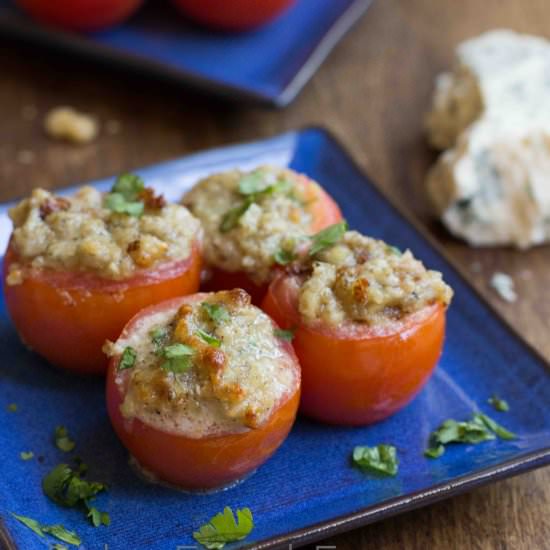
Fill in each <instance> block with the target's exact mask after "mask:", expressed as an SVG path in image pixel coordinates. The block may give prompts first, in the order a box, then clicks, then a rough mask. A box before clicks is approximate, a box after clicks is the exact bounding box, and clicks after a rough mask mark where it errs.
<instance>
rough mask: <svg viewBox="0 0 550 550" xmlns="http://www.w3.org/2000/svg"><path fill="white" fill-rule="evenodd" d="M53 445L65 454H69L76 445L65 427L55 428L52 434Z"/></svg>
mask: <svg viewBox="0 0 550 550" xmlns="http://www.w3.org/2000/svg"><path fill="white" fill-rule="evenodd" d="M54 439H55V445H56V447H57V448H58V449H60V450H62V451H63V452H65V453H69V452H71V451H72V450H73V449H74V448H75V445H76V443H75V442H74V441H73V440H72V439H71V438H70V437H69V432H68V431H67V428H65V426H57V428H55V433H54Z"/></svg>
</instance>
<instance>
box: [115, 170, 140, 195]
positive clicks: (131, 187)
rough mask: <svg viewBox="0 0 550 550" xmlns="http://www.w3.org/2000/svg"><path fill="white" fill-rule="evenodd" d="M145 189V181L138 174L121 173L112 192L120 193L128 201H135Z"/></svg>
mask: <svg viewBox="0 0 550 550" xmlns="http://www.w3.org/2000/svg"><path fill="white" fill-rule="evenodd" d="M144 189H145V183H144V182H143V180H142V179H141V178H140V177H139V176H138V175H137V174H121V175H120V176H118V178H117V179H116V181H115V183H114V184H113V187H112V188H111V193H119V194H120V195H122V196H123V197H124V198H125V199H126V200H127V201H135V200H136V199H137V198H138V197H139V194H140V193H141V192H142V191H143V190H144Z"/></svg>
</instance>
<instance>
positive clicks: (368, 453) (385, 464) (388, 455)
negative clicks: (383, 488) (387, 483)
mask: <svg viewBox="0 0 550 550" xmlns="http://www.w3.org/2000/svg"><path fill="white" fill-rule="evenodd" d="M353 462H354V464H355V465H357V466H359V467H360V468H361V469H363V470H368V471H370V472H374V473H375V474H382V475H387V476H395V475H396V474H397V471H398V468H399V461H398V459H397V450H396V448H395V447H394V446H393V445H384V444H380V445H376V446H375V447H364V446H358V447H355V449H353Z"/></svg>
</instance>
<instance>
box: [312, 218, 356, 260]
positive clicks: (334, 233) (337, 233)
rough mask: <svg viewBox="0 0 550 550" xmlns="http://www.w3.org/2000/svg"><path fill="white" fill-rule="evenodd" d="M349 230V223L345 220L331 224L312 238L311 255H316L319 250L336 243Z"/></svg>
mask: <svg viewBox="0 0 550 550" xmlns="http://www.w3.org/2000/svg"><path fill="white" fill-rule="evenodd" d="M347 230H348V223H347V222H346V221H345V220H343V221H341V222H339V223H335V224H333V225H329V226H328V227H326V228H325V229H323V230H322V231H319V233H316V234H315V235H313V236H312V237H310V238H311V240H312V244H311V248H310V249H309V255H310V256H315V255H316V254H318V253H319V252H322V251H323V250H325V248H329V247H330V246H332V245H334V244H336V243H337V242H338V241H339V240H340V239H341V238H342V237H343V236H344V234H345V232H346V231H347Z"/></svg>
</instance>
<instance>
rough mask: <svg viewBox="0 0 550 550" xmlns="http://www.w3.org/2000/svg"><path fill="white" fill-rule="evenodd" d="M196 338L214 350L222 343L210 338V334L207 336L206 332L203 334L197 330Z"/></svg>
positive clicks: (202, 331)
mask: <svg viewBox="0 0 550 550" xmlns="http://www.w3.org/2000/svg"><path fill="white" fill-rule="evenodd" d="M197 336H198V337H199V338H200V339H201V340H202V341H203V342H206V343H207V344H209V345H211V346H212V347H214V348H219V347H220V346H221V344H222V341H221V340H220V339H219V338H216V337H215V336H212V335H211V334H208V332H205V331H204V330H202V329H200V328H199V329H197Z"/></svg>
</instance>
